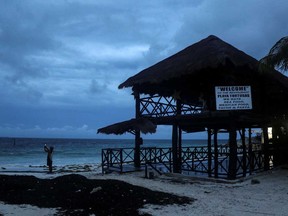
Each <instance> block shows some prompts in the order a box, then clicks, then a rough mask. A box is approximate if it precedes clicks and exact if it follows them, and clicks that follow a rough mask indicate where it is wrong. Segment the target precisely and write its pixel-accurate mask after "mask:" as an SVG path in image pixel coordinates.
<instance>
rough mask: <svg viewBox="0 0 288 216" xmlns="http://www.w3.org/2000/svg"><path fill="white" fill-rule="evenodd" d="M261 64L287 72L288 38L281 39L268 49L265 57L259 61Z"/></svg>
mask: <svg viewBox="0 0 288 216" xmlns="http://www.w3.org/2000/svg"><path fill="white" fill-rule="evenodd" d="M261 62H262V63H264V64H266V65H268V66H270V67H273V68H274V67H276V68H278V69H280V70H283V71H287V70H288V36H286V37H283V38H281V39H280V40H279V41H277V43H276V44H275V45H274V46H273V47H272V48H271V49H270V51H269V53H268V55H267V56H265V57H264V58H263V59H261Z"/></svg>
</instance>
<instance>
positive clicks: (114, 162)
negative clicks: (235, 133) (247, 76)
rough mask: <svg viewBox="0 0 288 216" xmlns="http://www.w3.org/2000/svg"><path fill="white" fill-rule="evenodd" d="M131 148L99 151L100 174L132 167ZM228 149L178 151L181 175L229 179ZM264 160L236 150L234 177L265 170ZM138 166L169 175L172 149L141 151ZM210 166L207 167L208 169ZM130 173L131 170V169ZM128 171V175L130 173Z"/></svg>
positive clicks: (257, 154)
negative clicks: (100, 152)
mask: <svg viewBox="0 0 288 216" xmlns="http://www.w3.org/2000/svg"><path fill="white" fill-rule="evenodd" d="M134 154H135V149H134V148H115V149H102V171H103V172H105V171H106V170H112V171H113V170H115V171H118V172H126V171H127V169H126V170H125V169H124V168H125V167H126V168H127V166H128V165H130V168H131V167H134ZM229 156H230V149H229V147H228V146H219V147H218V148H217V151H215V149H214V147H212V148H211V151H210V154H209V148H208V147H206V146H202V147H183V148H182V150H181V157H182V161H181V165H182V166H181V168H182V171H186V172H195V173H206V174H208V175H209V176H214V177H221V178H227V177H228V175H229ZM264 160H265V157H264V153H263V151H262V150H253V151H252V152H249V151H247V149H246V151H245V152H244V150H243V149H242V148H238V149H237V161H236V162H237V163H236V168H235V169H236V170H235V174H236V177H241V176H245V175H246V174H249V173H253V172H255V171H260V170H264V163H265V161H264ZM140 163H141V166H142V167H146V168H147V165H148V166H150V167H152V168H153V169H155V170H158V171H159V170H163V169H164V170H165V172H172V166H173V160H172V150H171V148H156V147H153V148H141V149H140ZM209 166H210V167H209ZM269 168H270V169H271V168H273V155H272V154H270V155H269ZM132 170H133V169H132ZM132 170H131V169H130V170H129V171H132Z"/></svg>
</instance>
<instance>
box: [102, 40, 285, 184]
mask: <svg viewBox="0 0 288 216" xmlns="http://www.w3.org/2000/svg"><path fill="white" fill-rule="evenodd" d="M119 88H120V89H122V88H132V91H133V96H134V98H135V103H136V104H135V113H136V116H135V118H134V119H131V120H129V121H125V122H122V123H117V124H114V125H112V126H108V127H105V128H101V129H99V130H98V132H100V133H108V134H109V133H115V134H122V133H124V132H125V131H127V132H132V133H133V134H134V135H135V148H134V158H133V162H134V165H135V167H141V163H142V162H143V161H144V162H145V163H147V160H142V158H141V148H140V145H141V132H143V133H154V132H156V126H157V125H171V127H172V136H171V137H172V138H171V146H172V148H171V159H170V160H171V161H170V162H171V165H172V168H171V172H175V173H181V172H183V171H185V170H186V171H195V172H197V171H199V172H202V173H206V174H207V175H208V176H211V177H216V178H217V177H224V178H228V179H235V178H237V177H239V176H246V174H247V173H252V172H254V171H255V170H267V169H269V168H271V166H272V164H274V166H275V164H276V165H278V164H282V163H284V162H286V161H285V159H284V158H287V157H286V156H287V149H286V148H287V147H286V145H285V142H286V140H287V138H286V131H285V129H286V127H287V125H286V118H287V112H288V100H287V99H288V78H287V77H286V76H284V75H283V74H281V73H280V72H278V71H276V70H273V69H271V68H268V67H265V65H261V64H260V63H259V61H257V60H256V59H254V58H253V57H251V56H249V55H247V54H246V53H244V52H242V51H240V50H238V49H237V48H235V47H233V46H232V45H230V44H228V43H226V42H224V41H223V40H221V39H219V38H218V37H216V36H213V35H211V36H209V37H207V38H205V39H203V40H201V41H199V42H197V43H195V44H193V45H191V46H189V47H187V48H185V49H184V50H182V51H180V52H178V53H176V54H174V55H172V56H170V57H168V58H166V59H164V60H162V61H160V62H158V63H156V64H155V65H153V66H151V67H149V68H147V69H145V70H143V71H141V72H139V73H137V74H136V75H134V76H132V77H130V78H128V79H127V80H126V81H125V82H123V83H122V84H120V85H119ZM141 122H142V123H141ZM269 127H272V128H273V138H272V139H269V136H268V128H269ZM253 128H261V129H262V131H263V133H262V144H261V146H260V148H259V149H255V148H253V142H252V137H251V131H252V129H253ZM183 131H185V132H188V133H193V132H199V131H207V147H206V148H205V149H201V150H199V149H193V151H192V150H191V149H187V148H186V149H183V148H182V132H183ZM222 131H225V132H226V133H227V134H228V137H229V140H228V143H227V145H226V146H225V148H223V146H219V145H218V138H217V134H218V133H219V132H222ZM237 132H239V134H240V137H241V139H240V140H241V142H240V144H239V141H238V139H237ZM247 132H248V133H247ZM283 150H284V151H283ZM155 157H156V156H155ZM157 157H158V156H157ZM102 159H103V158H102ZM154 159H155V158H154ZM154 161H155V160H154ZM159 161H162V159H161V160H159ZM159 161H158V162H159ZM102 162H103V161H102ZM149 164H150V165H151V166H152V164H151V163H149ZM146 165H147V164H146ZM166 167H167V166H166ZM154 168H155V166H154Z"/></svg>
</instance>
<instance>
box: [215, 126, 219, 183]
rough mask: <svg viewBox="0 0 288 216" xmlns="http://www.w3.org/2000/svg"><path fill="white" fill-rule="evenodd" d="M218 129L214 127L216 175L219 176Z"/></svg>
mask: <svg viewBox="0 0 288 216" xmlns="http://www.w3.org/2000/svg"><path fill="white" fill-rule="evenodd" d="M217 135H218V129H215V128H214V177H215V178H218V136H217Z"/></svg>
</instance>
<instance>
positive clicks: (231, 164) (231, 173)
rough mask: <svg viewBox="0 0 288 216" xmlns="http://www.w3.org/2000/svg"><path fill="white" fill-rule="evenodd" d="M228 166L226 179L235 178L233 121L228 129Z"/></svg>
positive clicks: (235, 157)
mask: <svg viewBox="0 0 288 216" xmlns="http://www.w3.org/2000/svg"><path fill="white" fill-rule="evenodd" d="M229 149H230V152H229V167H228V179H231V180H232V179H236V174H237V131H236V127H235V125H234V124H233V123H231V127H230V130H229Z"/></svg>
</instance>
